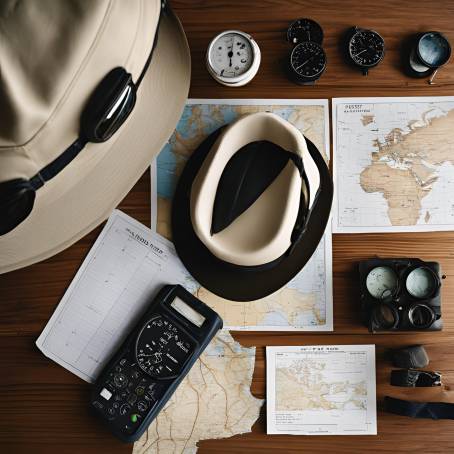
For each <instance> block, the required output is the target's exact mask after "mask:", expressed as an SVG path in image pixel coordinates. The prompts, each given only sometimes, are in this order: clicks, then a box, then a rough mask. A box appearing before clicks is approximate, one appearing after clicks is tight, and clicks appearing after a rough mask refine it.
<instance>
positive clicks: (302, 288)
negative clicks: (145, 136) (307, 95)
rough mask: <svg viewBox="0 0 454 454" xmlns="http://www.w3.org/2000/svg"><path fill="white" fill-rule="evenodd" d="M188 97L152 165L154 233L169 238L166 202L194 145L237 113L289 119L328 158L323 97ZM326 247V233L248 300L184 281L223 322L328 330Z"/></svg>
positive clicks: (234, 326)
mask: <svg viewBox="0 0 454 454" xmlns="http://www.w3.org/2000/svg"><path fill="white" fill-rule="evenodd" d="M249 102H250V103H249V104H246V100H242V104H239V103H238V102H236V101H235V100H230V101H219V100H217V101H208V100H190V101H189V102H188V104H187V105H186V107H185V109H184V111H183V114H182V117H181V119H180V121H179V123H178V125H177V127H176V130H175V132H174V134H173V135H172V136H171V138H170V139H169V142H168V143H167V144H166V145H165V146H164V148H163V150H162V151H161V153H160V154H159V155H158V156H157V159H156V161H155V162H154V163H153V164H152V168H151V175H152V195H151V196H152V207H157V209H156V212H154V213H152V219H153V221H154V223H153V224H154V225H152V228H154V229H156V231H157V233H159V234H160V235H162V236H163V237H165V238H167V239H168V240H171V229H170V206H171V201H172V197H173V193H174V191H175V187H176V183H177V181H178V177H179V175H180V174H181V171H182V169H183V167H184V165H185V163H186V161H187V159H188V158H189V156H190V155H191V153H192V152H193V151H194V150H195V149H196V148H197V146H198V145H199V144H200V143H201V142H202V141H203V140H204V139H205V138H206V137H207V136H208V135H209V134H211V133H212V132H214V131H215V130H216V129H218V128H219V127H220V126H223V125H225V124H228V123H231V122H232V121H233V120H235V119H236V118H238V117H240V116H241V115H243V114H247V113H252V112H259V111H270V112H273V113H275V114H277V115H279V116H281V117H282V118H284V119H285V120H287V121H289V122H291V123H292V124H294V125H295V126H296V127H297V128H298V129H299V130H300V131H301V132H302V133H303V134H304V135H305V136H306V137H308V138H309V139H310V140H311V141H312V142H313V143H314V144H315V145H316V146H317V148H318V149H319V150H320V151H321V152H322V154H323V155H324V157H325V159H326V160H327V161H328V156H329V135H328V104H327V101H326V100H320V101H317V100H311V101H306V102H302V101H293V100H288V101H287V100H276V101H274V102H271V101H267V103H264V102H260V101H258V100H249ZM331 261H332V248H331V232H330V231H329V232H328V233H326V234H325V235H324V237H323V239H322V241H321V242H320V244H319V245H318V248H317V250H316V251H315V253H314V255H313V256H312V258H311V259H310V260H309V262H308V263H307V264H306V266H305V267H304V269H303V270H302V271H301V272H300V273H299V274H298V275H297V276H295V278H294V279H293V280H292V281H290V282H289V283H288V284H287V285H286V286H285V287H284V288H282V289H280V290H279V291H278V292H276V293H275V294H273V295H270V296H269V297H266V298H263V299H261V300H257V301H252V302H234V301H229V300H226V299H223V298H220V297H219V296H217V295H214V294H213V293H211V292H210V291H209V290H207V289H205V288H203V287H200V286H199V285H198V284H197V283H196V282H195V281H193V280H192V278H191V277H190V276H189V274H188V277H187V281H186V286H187V287H190V288H191V291H192V292H193V293H194V294H196V295H197V297H198V298H200V299H201V300H202V301H204V302H205V303H206V304H208V305H210V306H211V307H212V308H213V309H214V310H215V311H217V312H218V313H219V314H220V316H221V317H222V318H223V320H224V326H226V327H228V328H229V329H237V330H332V288H331V286H332V284H331V281H332V278H331V272H332V271H331V270H332V265H331Z"/></svg>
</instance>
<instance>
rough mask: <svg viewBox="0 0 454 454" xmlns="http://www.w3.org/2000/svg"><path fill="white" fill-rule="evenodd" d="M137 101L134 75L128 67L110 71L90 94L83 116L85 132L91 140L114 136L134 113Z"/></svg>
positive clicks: (81, 125)
mask: <svg viewBox="0 0 454 454" xmlns="http://www.w3.org/2000/svg"><path fill="white" fill-rule="evenodd" d="M135 101H136V87H135V85H134V82H133V81H132V76H131V74H129V73H128V72H127V71H126V70H125V69H124V68H120V67H118V68H114V69H112V71H110V72H109V73H108V74H107V75H106V76H105V77H104V79H103V80H101V82H100V83H99V85H98V86H97V87H96V89H95V90H94V92H93V94H92V95H91V96H90V99H89V100H88V102H87V104H86V106H85V108H84V110H83V112H82V115H81V117H80V128H81V136H82V137H84V138H85V139H86V140H88V141H89V142H105V141H106V140H108V139H110V138H111V137H112V135H113V134H115V132H116V131H117V130H118V128H119V127H120V126H121V125H122V124H123V123H124V121H125V120H126V118H128V115H129V114H130V113H131V111H132V109H133V107H134V104H135Z"/></svg>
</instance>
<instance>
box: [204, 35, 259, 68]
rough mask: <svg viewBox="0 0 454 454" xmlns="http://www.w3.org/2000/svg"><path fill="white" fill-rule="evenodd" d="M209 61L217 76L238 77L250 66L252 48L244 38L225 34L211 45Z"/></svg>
mask: <svg viewBox="0 0 454 454" xmlns="http://www.w3.org/2000/svg"><path fill="white" fill-rule="evenodd" d="M210 60H211V64H212V67H213V69H214V70H215V72H216V74H218V75H219V76H221V77H238V76H241V75H242V74H244V73H245V72H246V71H247V70H248V69H249V68H250V67H251V66H252V61H253V52H252V47H251V45H250V43H249V41H248V40H247V39H246V38H245V37H244V36H242V35H240V34H238V33H227V34H225V35H222V36H221V37H220V38H219V39H217V40H216V41H215V42H214V43H213V46H212V47H211V55H210Z"/></svg>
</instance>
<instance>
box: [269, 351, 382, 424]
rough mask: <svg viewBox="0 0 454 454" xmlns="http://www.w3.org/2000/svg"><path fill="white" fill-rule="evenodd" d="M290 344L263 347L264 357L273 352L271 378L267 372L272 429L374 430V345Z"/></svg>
mask: <svg viewBox="0 0 454 454" xmlns="http://www.w3.org/2000/svg"><path fill="white" fill-rule="evenodd" d="M291 348H292V347H276V348H275V349H276V350H275V352H274V354H273V348H271V352H268V348H267V362H268V359H269V358H270V354H271V355H273V356H274V358H272V359H270V363H271V365H272V369H271V371H270V374H273V372H274V383H273V378H272V377H270V376H269V375H268V374H267V388H268V386H269V385H268V383H270V393H271V392H273V391H274V395H273V396H269V394H268V393H267V400H268V399H269V398H270V402H269V403H268V405H270V407H271V408H269V410H270V417H271V421H270V423H271V425H270V428H271V430H273V432H272V433H279V432H281V431H282V432H283V433H290V432H294V431H299V432H301V433H303V432H304V433H325V432H328V433H334V432H335V433H340V432H345V433H347V432H348V431H350V430H351V431H354V432H362V431H364V432H369V431H374V427H373V426H374V420H375V371H374V366H373V364H374V361H375V359H374V353H373V348H374V347H373V346H343V345H339V346H305V347H293V350H291ZM267 370H268V364H267ZM273 427H274V429H273ZM274 430H275V431H276V432H274ZM269 433H271V432H269Z"/></svg>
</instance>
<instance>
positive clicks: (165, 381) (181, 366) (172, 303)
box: [90, 285, 222, 443]
mask: <svg viewBox="0 0 454 454" xmlns="http://www.w3.org/2000/svg"><path fill="white" fill-rule="evenodd" d="M221 328H222V319H221V318H220V317H219V315H218V314H217V313H216V312H214V311H213V310H212V309H210V308H209V307H208V306H207V305H206V304H204V303H202V302H201V301H200V300H198V299H197V298H195V297H194V296H193V295H191V294H190V293H189V292H188V291H186V290H185V289H184V288H183V287H181V286H180V285H166V286H165V287H163V288H162V289H161V290H160V292H159V293H158V295H157V296H156V298H155V299H154V300H153V302H152V303H151V305H150V307H149V308H148V310H147V311H146V313H145V315H144V316H143V317H142V318H141V320H140V321H139V323H138V324H137V325H136V326H135V328H134V329H133V330H132V332H131V334H130V335H129V336H128V337H127V339H126V340H125V342H124V343H123V345H122V346H121V348H120V349H119V350H118V352H117V353H116V354H115V355H114V356H113V357H112V359H111V360H110V361H109V363H108V364H107V366H106V367H105V368H104V369H103V371H102V372H101V374H100V376H99V378H98V379H97V380H96V382H95V383H94V385H93V389H92V394H91V402H90V406H91V408H92V409H93V410H94V411H95V413H96V414H97V416H98V417H100V418H101V419H102V420H103V421H104V422H105V423H106V424H107V426H108V428H109V429H110V430H111V431H112V432H113V433H114V434H115V435H116V436H117V437H118V438H120V439H121V440H123V441H125V442H128V443H129V442H133V441H136V440H138V439H139V438H140V436H141V435H142V434H143V433H144V432H145V430H146V429H147V427H148V426H149V425H150V423H151V422H152V421H153V419H154V418H155V417H156V416H157V415H158V413H159V411H160V410H161V409H162V408H163V406H164V405H165V404H166V402H167V401H168V400H169V398H170V397H171V396H172V394H173V393H174V392H175V390H176V388H177V387H178V385H179V384H180V382H181V381H182V380H183V378H184V377H185V376H186V375H187V373H188V372H189V371H190V369H191V367H192V366H193V364H194V363H195V361H196V360H197V358H198V357H199V356H200V355H201V354H202V352H203V351H204V350H205V348H206V346H207V345H208V344H209V342H210V341H211V339H212V338H213V337H214V336H215V334H216V333H217V331H218V330H219V329H221Z"/></svg>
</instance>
